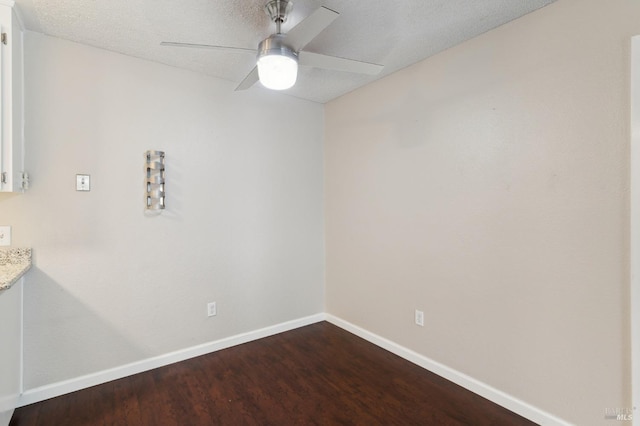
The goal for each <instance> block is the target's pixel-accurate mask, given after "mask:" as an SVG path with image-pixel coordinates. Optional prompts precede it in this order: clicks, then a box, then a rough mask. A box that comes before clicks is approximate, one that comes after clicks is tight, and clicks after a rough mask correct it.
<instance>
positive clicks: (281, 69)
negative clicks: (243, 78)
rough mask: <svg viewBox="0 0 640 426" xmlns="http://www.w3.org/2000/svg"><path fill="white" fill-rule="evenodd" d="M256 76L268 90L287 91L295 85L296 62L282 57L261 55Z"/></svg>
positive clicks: (296, 75) (287, 57) (296, 74)
mask: <svg viewBox="0 0 640 426" xmlns="http://www.w3.org/2000/svg"><path fill="white" fill-rule="evenodd" d="M258 76H259V77H260V83H262V85H263V86H264V87H266V88H268V89H273V90H285V89H288V88H290V87H292V86H293V85H294V84H296V79H297V77H298V61H296V60H295V59H294V58H291V57H289V56H284V55H263V56H261V57H260V58H259V59H258Z"/></svg>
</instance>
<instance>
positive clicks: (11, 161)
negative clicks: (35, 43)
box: [0, 5, 24, 192]
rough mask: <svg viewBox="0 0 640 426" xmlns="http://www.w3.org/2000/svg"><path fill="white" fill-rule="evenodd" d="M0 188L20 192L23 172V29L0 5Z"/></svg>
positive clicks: (12, 12) (9, 11) (10, 9)
mask: <svg viewBox="0 0 640 426" xmlns="http://www.w3.org/2000/svg"><path fill="white" fill-rule="evenodd" d="M0 29H1V33H2V37H3V38H2V42H1V43H0V52H1V53H0V57H1V59H0V71H1V72H2V79H1V82H0V104H1V105H0V117H2V120H0V121H1V122H2V127H1V128H0V135H1V140H0V173H1V174H0V191H2V192H19V191H22V173H23V171H24V136H23V133H24V132H23V123H24V120H23V103H22V98H23V87H22V86H23V80H22V79H23V54H22V28H21V27H20V25H19V21H18V19H17V17H16V15H15V11H14V10H13V9H12V8H11V7H9V6H5V5H0Z"/></svg>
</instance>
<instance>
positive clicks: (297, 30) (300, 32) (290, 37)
mask: <svg viewBox="0 0 640 426" xmlns="http://www.w3.org/2000/svg"><path fill="white" fill-rule="evenodd" d="M338 16H340V14H339V13H338V12H336V11H333V10H331V9H327V8H326V7H324V6H323V7H320V8H318V9H316V11H315V12H313V13H312V14H311V15H309V16H307V17H306V18H305V19H304V20H302V22H300V23H299V24H298V25H296V26H295V27H293V28H292V29H291V30H290V31H289V32H288V33H287V44H289V45H290V46H291V48H292V49H293V50H295V51H296V52H297V51H299V50H300V49H302V48H303V47H305V46H306V45H307V44H309V42H310V41H311V40H313V39H314V38H315V37H316V36H317V35H318V34H320V33H321V32H322V30H324V29H325V28H327V27H328V26H329V24H331V23H332V22H333V21H334V19H336V18H337V17H338Z"/></svg>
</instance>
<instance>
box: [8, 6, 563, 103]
mask: <svg viewBox="0 0 640 426" xmlns="http://www.w3.org/2000/svg"><path fill="white" fill-rule="evenodd" d="M553 1H555V0H349V1H344V0H342V1H341V0H293V3H294V5H293V11H292V13H291V15H290V16H289V20H288V21H287V22H286V23H285V24H284V25H283V32H287V30H288V29H289V28H291V27H292V26H294V25H296V24H297V23H298V22H300V21H301V20H302V19H303V18H304V17H306V16H308V15H309V14H310V13H311V12H313V11H314V10H315V9H317V8H318V7H320V6H326V7H328V8H330V9H332V10H335V11H337V12H339V13H340V17H338V19H336V20H335V21H334V22H333V23H332V24H331V25H329V27H328V28H326V29H325V30H324V31H323V32H322V33H321V34H320V35H319V36H318V37H317V38H316V39H314V40H313V41H312V42H311V43H310V44H309V45H307V47H306V48H305V50H308V51H311V52H316V53H323V54H328V55H334V56H340V57H344V58H350V59H356V60H360V61H365V62H374V63H379V64H383V65H384V66H385V68H384V70H383V71H382V73H381V74H380V75H378V76H366V75H358V74H351V73H345V72H337V71H327V70H320V69H315V68H301V69H300V72H299V75H298V81H297V83H296V85H295V86H294V87H293V88H291V89H289V90H287V91H286V93H287V94H289V95H292V96H295V97H299V98H303V99H308V100H311V101H315V102H320V103H325V102H327V101H329V100H331V99H334V98H336V97H338V96H340V95H342V94H345V93H347V92H350V91H352V90H354V89H356V88H358V87H360V86H363V85H365V84H367V83H369V82H371V81H373V80H376V79H378V78H380V77H382V76H384V75H387V74H390V73H392V72H394V71H397V70H399V69H401V68H404V67H406V66H408V65H411V64H413V63H416V62H418V61H420V60H422V59H425V58H427V57H429V56H431V55H433V54H435V53H438V52H440V51H442V50H445V49H447V48H449V47H452V46H454V45H456V44H458V43H461V42H463V41H465V40H468V39H470V38H473V37H475V36H477V35H479V34H482V33H484V32H486V31H488V30H490V29H493V28H495V27H498V26H500V25H502V24H505V23H507V22H509V21H511V20H513V19H516V18H518V17H520V16H522V15H524V14H527V13H529V12H532V11H534V10H536V9H538V8H540V7H543V6H545V5H547V4H549V3H552V2H553ZM266 2H267V0H180V1H178V0H16V4H17V5H18V9H19V11H20V14H21V16H22V18H23V20H24V23H25V25H26V27H27V29H28V30H31V31H36V32H40V33H44V34H48V35H51V36H55V37H60V38H63V39H67V40H72V41H75V42H79V43H83V44H88V45H91V46H95V47H99V48H103V49H107V50H112V51H115V52H120V53H123V54H125V55H130V56H135V57H138V58H144V59H149V60H152V61H156V62H160V63H164V64H168V65H173V66H176V67H181V68H186V69H190V70H194V71H198V72H202V73H205V74H209V75H212V76H215V77H219V78H222V79H225V80H229V81H230V82H231V83H230V84H229V90H233V89H234V88H235V86H236V85H237V84H238V83H239V82H240V81H241V80H242V79H243V78H244V77H245V75H246V74H248V73H249V71H251V69H252V68H253V65H254V63H255V57H254V56H253V55H251V54H247V53H232V52H226V51H216V50H199V49H186V48H177V47H166V46H160V42H161V41H178V42H187V43H199V44H215V45H228V46H235V47H246V48H257V45H258V43H259V42H260V41H261V40H262V39H264V38H266V37H267V36H268V35H270V34H271V33H273V32H274V25H273V23H271V22H270V21H269V17H268V16H267V15H266V14H265V13H264V10H263V7H264V4H265V3H266ZM249 90H266V89H264V88H262V87H261V86H260V84H259V83H257V84H256V85H254V86H253V87H252V88H251V89H249Z"/></svg>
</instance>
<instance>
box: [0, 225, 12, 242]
mask: <svg viewBox="0 0 640 426" xmlns="http://www.w3.org/2000/svg"><path fill="white" fill-rule="evenodd" d="M10 245H11V227H10V226H0V246H10Z"/></svg>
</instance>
